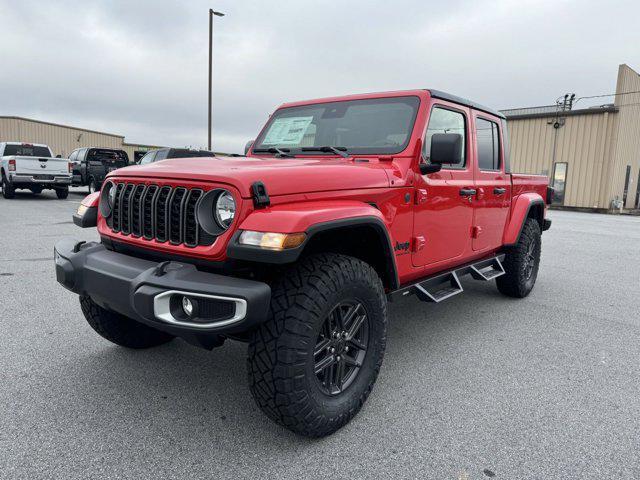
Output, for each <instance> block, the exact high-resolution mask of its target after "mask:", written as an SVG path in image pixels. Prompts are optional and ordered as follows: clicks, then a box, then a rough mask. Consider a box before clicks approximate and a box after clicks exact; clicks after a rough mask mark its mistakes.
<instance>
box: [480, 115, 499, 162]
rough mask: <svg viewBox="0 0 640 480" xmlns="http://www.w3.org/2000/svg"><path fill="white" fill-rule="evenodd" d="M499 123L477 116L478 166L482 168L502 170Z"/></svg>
mask: <svg viewBox="0 0 640 480" xmlns="http://www.w3.org/2000/svg"><path fill="white" fill-rule="evenodd" d="M498 132H499V129H498V124H497V123H494V122H490V121H489V120H485V119H483V118H476V138H477V142H478V167H479V168H480V170H500V137H499V133H498Z"/></svg>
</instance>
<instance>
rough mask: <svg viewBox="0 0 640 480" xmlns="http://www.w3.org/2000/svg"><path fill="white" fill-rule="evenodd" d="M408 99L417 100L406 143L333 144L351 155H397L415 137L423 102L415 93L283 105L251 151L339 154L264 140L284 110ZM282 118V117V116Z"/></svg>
mask: <svg viewBox="0 0 640 480" xmlns="http://www.w3.org/2000/svg"><path fill="white" fill-rule="evenodd" d="M407 99H411V100H412V101H415V107H414V111H413V115H412V117H411V119H410V122H409V125H408V128H407V137H406V139H405V141H404V143H403V144H402V145H398V146H389V147H384V146H371V147H348V146H345V145H331V146H333V147H346V148H347V150H346V152H347V153H348V154H349V156H352V155H380V156H382V155H384V156H386V155H397V154H399V153H401V152H404V151H405V150H406V149H407V147H408V146H409V144H410V143H411V139H412V138H413V133H414V129H415V126H416V121H417V118H418V113H419V112H420V106H421V103H422V99H421V98H420V96H418V95H415V94H407V95H389V96H379V97H369V98H345V99H339V100H331V101H326V102H313V103H305V104H298V105H292V106H285V107H281V108H278V109H277V110H276V111H275V112H274V113H273V114H272V115H271V116H270V117H269V120H268V121H267V123H266V124H265V126H264V128H263V129H262V130H261V131H260V134H259V135H258V137H257V138H256V140H255V142H253V144H252V145H251V153H252V154H254V155H258V156H259V155H273V154H272V153H267V152H255V153H254V150H255V149H258V150H262V149H267V148H270V147H277V148H280V149H282V150H283V151H286V152H287V153H289V154H291V155H295V156H312V157H316V156H332V157H334V156H338V155H337V154H336V153H333V152H320V151H317V152H316V151H303V150H302V148H308V147H313V145H301V146H297V147H293V146H291V145H271V144H269V145H263V144H262V142H263V141H264V138H265V137H266V135H267V132H269V129H270V127H271V125H272V124H273V122H274V121H275V120H276V119H277V118H278V117H279V115H278V114H279V113H281V112H284V111H292V110H304V109H308V108H314V107H323V106H330V105H335V104H338V103H356V104H366V103H376V102H377V101H386V102H387V103H394V102H401V101H402V100H407ZM280 118H281V117H280Z"/></svg>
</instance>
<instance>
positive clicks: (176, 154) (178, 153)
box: [138, 148, 215, 165]
mask: <svg viewBox="0 0 640 480" xmlns="http://www.w3.org/2000/svg"><path fill="white" fill-rule="evenodd" d="M213 156H215V153H213V152H209V151H208V150H191V149H189V148H161V149H160V150H151V151H149V152H147V153H146V155H145V156H144V157H142V158H141V159H140V161H139V162H138V163H139V164H140V165H144V164H146V163H153V162H159V161H160V160H166V159H167V158H192V157H213Z"/></svg>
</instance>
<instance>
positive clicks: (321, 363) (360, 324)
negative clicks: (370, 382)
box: [313, 300, 369, 395]
mask: <svg viewBox="0 0 640 480" xmlns="http://www.w3.org/2000/svg"><path fill="white" fill-rule="evenodd" d="M368 343H369V317H368V315H367V312H366V310H365V308H364V306H363V305H362V303H360V302H359V301H357V300H353V301H343V302H341V303H339V304H338V305H337V306H336V307H335V308H334V309H333V310H332V311H331V313H329V315H328V316H327V318H326V319H325V321H324V323H323V324H322V328H321V331H320V334H319V335H318V339H317V341H316V346H315V349H314V354H313V357H314V373H315V375H316V378H317V380H318V382H319V386H320V390H321V391H322V392H324V393H325V394H327V395H338V394H340V393H342V392H343V391H344V390H345V389H347V388H349V385H351V384H352V383H353V381H354V380H355V378H356V377H357V375H358V373H359V372H360V368H361V367H362V364H363V362H364V358H365V356H366V354H367V345H368Z"/></svg>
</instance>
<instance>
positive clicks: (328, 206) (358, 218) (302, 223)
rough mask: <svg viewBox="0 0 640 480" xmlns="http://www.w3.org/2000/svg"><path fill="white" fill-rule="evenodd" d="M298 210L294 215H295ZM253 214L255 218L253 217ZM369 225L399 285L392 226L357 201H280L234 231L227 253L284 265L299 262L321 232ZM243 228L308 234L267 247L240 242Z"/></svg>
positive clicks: (394, 282) (388, 272) (391, 280)
mask: <svg viewBox="0 0 640 480" xmlns="http://www.w3.org/2000/svg"><path fill="white" fill-rule="evenodd" d="M294 213H295V215H294ZM252 217H253V218H252ZM360 226H368V227H371V228H372V230H373V231H374V232H375V233H376V234H377V235H378V238H379V240H380V244H381V245H382V248H383V252H382V253H383V255H384V257H385V262H384V263H385V269H386V272H385V273H386V275H387V276H388V280H389V285H390V287H391V288H392V289H393V288H397V287H398V272H397V267H396V261H395V255H394V253H393V246H392V242H391V238H390V236H389V230H388V228H387V225H386V223H385V222H384V217H383V215H382V213H381V212H380V211H379V210H378V209H376V208H375V207H373V206H371V205H369V204H366V203H363V202H357V201H332V202H322V203H320V202H305V203H304V204H300V205H291V204H288V205H278V206H275V207H270V208H268V209H264V210H257V211H255V212H253V213H251V214H250V215H249V216H248V217H247V218H246V219H245V220H244V221H243V222H242V224H241V225H240V227H239V228H238V230H237V231H236V232H235V233H234V234H233V236H232V237H231V240H230V241H229V244H228V246H227V257H228V258H232V259H236V260H246V261H250V262H258V263H267V264H275V265H283V264H288V263H294V262H296V261H297V260H298V259H299V258H300V256H301V255H302V253H303V252H304V249H305V247H306V246H307V245H308V244H309V242H310V241H311V240H312V239H313V238H314V237H315V236H316V235H318V234H319V233H322V232H327V231H330V230H338V229H344V228H350V227H360ZM243 230H254V231H262V232H278V233H299V232H304V233H306V234H307V238H306V239H305V241H304V242H303V243H302V244H301V245H300V246H298V247H296V248H291V249H287V250H266V249H263V248H259V247H254V246H250V245H240V244H239V243H238V239H239V237H240V234H241V233H242V231H243Z"/></svg>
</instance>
